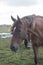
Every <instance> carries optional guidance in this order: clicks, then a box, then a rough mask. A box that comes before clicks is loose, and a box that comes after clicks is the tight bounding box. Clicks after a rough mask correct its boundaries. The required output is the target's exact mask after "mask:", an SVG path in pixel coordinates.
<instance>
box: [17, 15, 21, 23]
mask: <svg viewBox="0 0 43 65" xmlns="http://www.w3.org/2000/svg"><path fill="white" fill-rule="evenodd" d="M17 19H18V21H19V23H21V20H20V18H19V16H18V15H17Z"/></svg>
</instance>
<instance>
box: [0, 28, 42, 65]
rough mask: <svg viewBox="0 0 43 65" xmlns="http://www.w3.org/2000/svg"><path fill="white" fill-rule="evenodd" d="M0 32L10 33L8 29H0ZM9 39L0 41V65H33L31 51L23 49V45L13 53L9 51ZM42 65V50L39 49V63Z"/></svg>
mask: <svg viewBox="0 0 43 65" xmlns="http://www.w3.org/2000/svg"><path fill="white" fill-rule="evenodd" d="M0 32H2V33H3V32H10V31H9V27H8V28H2V27H0ZM10 41H11V39H9V38H8V39H0V65H34V54H33V50H32V49H30V50H27V49H25V46H24V44H22V45H20V49H19V50H18V51H17V52H16V53H15V52H12V51H11V50H10ZM38 65H43V48H40V49H39V63H38Z"/></svg>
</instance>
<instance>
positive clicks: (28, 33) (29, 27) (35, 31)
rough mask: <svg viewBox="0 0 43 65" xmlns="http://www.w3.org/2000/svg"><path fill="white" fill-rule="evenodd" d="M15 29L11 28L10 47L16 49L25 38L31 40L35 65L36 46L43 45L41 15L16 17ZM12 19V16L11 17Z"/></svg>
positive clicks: (36, 57)
mask: <svg viewBox="0 0 43 65" xmlns="http://www.w3.org/2000/svg"><path fill="white" fill-rule="evenodd" d="M17 18H18V20H17V21H16V24H15V26H16V29H15V30H14V29H13V31H14V32H13V37H12V40H11V49H12V50H13V51H16V50H17V49H18V47H19V46H18V45H19V44H20V43H21V42H22V41H23V40H24V39H27V41H28V40H30V39H31V41H32V47H33V50H34V56H35V57H34V60H35V65H37V63H38V47H39V46H43V17H42V16H36V15H30V16H26V17H23V18H21V19H20V18H19V17H17ZM13 20H14V18H13Z"/></svg>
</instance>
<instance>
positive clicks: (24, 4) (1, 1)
mask: <svg viewBox="0 0 43 65" xmlns="http://www.w3.org/2000/svg"><path fill="white" fill-rule="evenodd" d="M32 14H36V15H40V16H43V0H0V25H1V24H8V25H9V24H12V23H13V22H12V20H11V15H12V16H13V17H14V18H16V19H17V15H19V17H20V18H21V17H23V16H28V15H32Z"/></svg>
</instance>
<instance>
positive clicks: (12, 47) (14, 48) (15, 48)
mask: <svg viewBox="0 0 43 65" xmlns="http://www.w3.org/2000/svg"><path fill="white" fill-rule="evenodd" d="M10 49H11V50H12V51H15V52H16V51H17V49H18V47H14V46H11V47H10Z"/></svg>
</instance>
